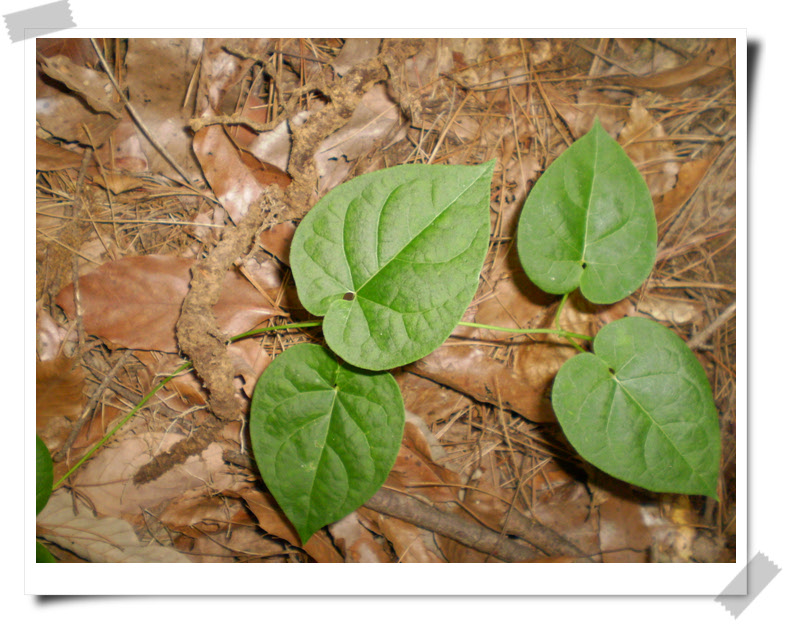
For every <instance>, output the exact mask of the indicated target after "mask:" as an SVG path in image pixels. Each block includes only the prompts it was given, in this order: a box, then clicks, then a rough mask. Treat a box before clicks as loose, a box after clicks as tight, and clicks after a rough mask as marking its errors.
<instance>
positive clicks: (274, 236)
mask: <svg viewBox="0 0 787 625" xmlns="http://www.w3.org/2000/svg"><path fill="white" fill-rule="evenodd" d="M293 236H295V224H294V223H292V222H291V221H283V222H282V223H280V224H276V225H275V226H273V227H271V228H266V229H265V230H262V231H261V232H260V234H259V236H258V237H257V241H258V243H259V244H260V247H262V249H264V250H265V251H266V252H268V253H269V254H273V255H274V256H275V257H276V258H278V259H279V260H280V261H281V262H283V263H284V264H285V265H289V264H290V246H291V245H292V237H293Z"/></svg>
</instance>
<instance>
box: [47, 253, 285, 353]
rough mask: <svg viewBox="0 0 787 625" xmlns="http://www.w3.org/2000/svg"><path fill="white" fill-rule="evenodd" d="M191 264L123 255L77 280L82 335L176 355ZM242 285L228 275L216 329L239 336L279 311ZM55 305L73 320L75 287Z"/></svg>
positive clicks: (239, 279) (235, 276)
mask: <svg viewBox="0 0 787 625" xmlns="http://www.w3.org/2000/svg"><path fill="white" fill-rule="evenodd" d="M193 265H194V261H193V260H191V259H187V258H178V257H175V256H160V255H151V256H127V257H125V258H122V259H120V260H117V261H111V262H109V263H105V264H103V265H101V266H100V267H99V268H98V269H97V270H95V271H93V272H91V273H89V274H86V275H84V276H82V277H81V278H80V280H79V290H80V298H81V305H82V310H83V318H82V320H83V323H84V327H85V331H86V332H88V333H89V334H93V335H95V336H99V337H101V338H103V339H106V340H108V341H111V342H112V343H114V344H116V345H120V346H122V347H129V348H133V349H146V350H158V351H168V352H174V351H177V345H176V340H175V324H176V323H177V320H178V317H179V315H180V309H181V305H182V304H183V299H184V297H185V296H186V292H187V291H188V285H189V280H190V270H191V267H192V266H193ZM274 296H275V294H273V293H270V294H268V297H266V296H264V295H263V294H261V293H260V292H259V291H257V290H256V289H255V288H254V287H253V286H252V285H251V284H250V283H249V282H248V281H247V280H245V279H244V278H242V277H241V276H239V275H238V274H236V273H234V272H228V273H227V275H226V277H225V279H224V284H223V287H222V295H221V298H220V299H219V301H218V303H217V304H216V305H215V306H214V307H213V310H214V313H215V315H216V319H217V321H218V324H219V327H220V328H221V329H222V330H223V331H224V332H226V333H227V334H228V335H233V334H239V333H241V332H245V331H246V330H249V329H250V328H253V327H254V326H256V325H257V324H259V323H261V322H262V321H264V320H266V319H269V318H271V317H273V316H275V315H278V314H281V312H282V311H280V310H278V309H276V308H275V307H274V306H273V305H272V304H271V302H272V301H273V297H274ZM55 301H56V303H57V305H58V306H60V307H61V308H62V309H63V310H64V311H65V313H66V315H68V316H69V317H70V318H73V317H74V315H75V306H74V287H73V285H69V286H67V287H66V288H64V289H63V290H62V291H61V292H60V293H59V294H58V296H57V298H56V300H55Z"/></svg>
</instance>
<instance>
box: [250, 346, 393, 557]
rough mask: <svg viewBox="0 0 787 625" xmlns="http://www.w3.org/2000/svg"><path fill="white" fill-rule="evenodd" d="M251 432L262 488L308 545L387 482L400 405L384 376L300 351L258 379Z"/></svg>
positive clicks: (318, 351)
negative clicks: (267, 491)
mask: <svg viewBox="0 0 787 625" xmlns="http://www.w3.org/2000/svg"><path fill="white" fill-rule="evenodd" d="M250 431H251V442H252V447H253V449H254V458H255V460H256V462H257V466H258V467H259V469H260V473H261V474H262V478H263V480H265V484H266V486H267V487H268V489H269V490H270V492H271V494H273V496H274V497H275V498H276V501H277V502H278V504H279V506H281V509H282V510H283V511H284V513H285V514H286V515H287V517H288V518H289V519H290V521H291V522H292V524H293V525H294V526H295V529H296V530H297V532H298V535H299V536H300V537H301V540H302V541H303V542H306V541H307V540H308V539H309V537H310V536H311V535H312V534H313V533H314V532H316V531H317V530H318V529H319V528H321V527H322V526H323V525H326V524H328V523H332V522H333V521H336V520H338V519H340V518H342V517H344V516H346V515H347V514H349V513H350V512H352V511H353V510H355V509H356V508H358V507H359V506H361V505H363V503H364V502H365V501H366V500H368V499H369V497H371V496H372V495H373V494H374V493H375V492H377V490H378V489H379V488H380V486H381V485H382V483H383V482H384V481H385V479H386V477H387V476H388V473H389V471H390V470H391V467H392V466H393V463H394V461H395V460H396V454H397V453H398V451H399V447H400V445H401V442H402V433H403V431H404V402H403V400H402V395H401V393H400V391H399V387H398V386H397V384H396V382H395V381H394V379H393V376H391V375H390V374H389V373H372V372H369V371H362V370H359V369H356V368H355V367H351V366H347V365H343V364H341V363H339V362H338V361H337V360H336V358H335V357H334V356H333V355H332V354H331V353H330V352H329V351H328V350H327V349H325V348H323V347H320V346H318V345H310V344H300V345H295V346H293V347H290V348H289V349H288V350H286V351H285V352H284V353H282V354H281V355H280V356H278V357H277V358H276V359H275V360H274V361H273V362H272V363H271V364H270V365H269V366H268V368H267V369H266V370H265V371H264V372H263V374H262V375H261V376H260V379H259V381H258V382H257V386H256V388H255V389H254V396H253V398H252V403H251V423H250Z"/></svg>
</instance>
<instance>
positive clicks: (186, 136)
mask: <svg viewBox="0 0 787 625" xmlns="http://www.w3.org/2000/svg"><path fill="white" fill-rule="evenodd" d="M202 41H203V40H202V39H148V38H134V37H132V38H131V39H128V52H127V53H126V56H125V67H126V76H125V79H126V80H125V86H126V87H127V89H128V97H129V100H130V101H131V104H132V105H133V106H134V108H135V110H136V112H137V113H138V114H139V116H140V117H141V118H142V119H143V120H144V121H145V126H147V129H148V132H149V133H150V134H151V135H152V136H154V137H155V138H156V141H158V142H159V144H160V145H162V146H163V147H164V148H165V149H166V150H167V152H168V153H169V154H170V155H171V156H172V158H173V159H174V160H175V161H176V162H177V163H178V165H179V166H180V168H181V169H183V170H184V171H185V172H186V173H187V174H188V176H189V178H191V179H192V180H201V178H202V176H201V175H200V169H199V164H198V163H197V160H196V158H195V157H194V153H193V151H192V149H191V140H192V134H191V131H190V130H189V129H188V127H189V126H188V124H189V111H190V110H191V101H190V100H189V104H187V105H184V102H186V93H187V92H188V86H189V83H190V82H191V80H192V78H193V75H194V71H195V68H196V66H197V62H198V60H199V57H200V54H201V52H202ZM134 132H135V134H136V135H137V140H138V141H139V144H140V146H141V150H142V152H143V153H144V154H145V158H146V160H147V162H148V163H149V166H150V170H151V171H154V172H156V173H159V174H162V175H165V176H170V177H176V176H178V174H177V172H176V171H175V169H173V167H172V166H171V165H170V164H169V163H168V162H167V160H166V159H165V158H164V157H163V156H162V155H161V153H160V151H159V150H158V149H156V147H154V146H153V144H151V143H150V141H149V140H148V138H147V137H146V136H145V135H144V133H140V132H138V131H137V130H136V129H134Z"/></svg>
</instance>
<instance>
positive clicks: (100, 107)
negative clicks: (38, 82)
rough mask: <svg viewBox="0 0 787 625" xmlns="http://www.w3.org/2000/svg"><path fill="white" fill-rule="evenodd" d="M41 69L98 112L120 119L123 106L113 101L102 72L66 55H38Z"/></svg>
mask: <svg viewBox="0 0 787 625" xmlns="http://www.w3.org/2000/svg"><path fill="white" fill-rule="evenodd" d="M39 62H40V64H41V71H42V72H44V74H46V75H47V76H49V77H50V78H52V79H53V80H56V81H58V82H60V83H63V84H64V85H65V86H66V87H68V88H69V89H70V90H71V91H72V92H74V93H75V94H77V95H79V96H80V97H81V98H83V99H84V100H85V101H86V102H87V103H88V104H89V105H90V107H91V108H92V109H93V110H94V111H97V112H100V113H109V114H110V115H111V116H112V117H115V118H117V119H120V117H121V116H122V111H123V106H122V105H121V104H118V103H117V102H115V101H114V98H113V97H112V96H113V95H114V94H115V91H114V88H113V87H112V83H111V82H110V81H109V78H107V76H106V74H104V73H103V72H98V71H96V70H93V69H90V68H88V67H84V66H79V65H77V64H76V63H73V62H71V60H69V59H68V58H67V57H65V56H61V55H57V56H54V57H49V58H47V57H43V56H39Z"/></svg>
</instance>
